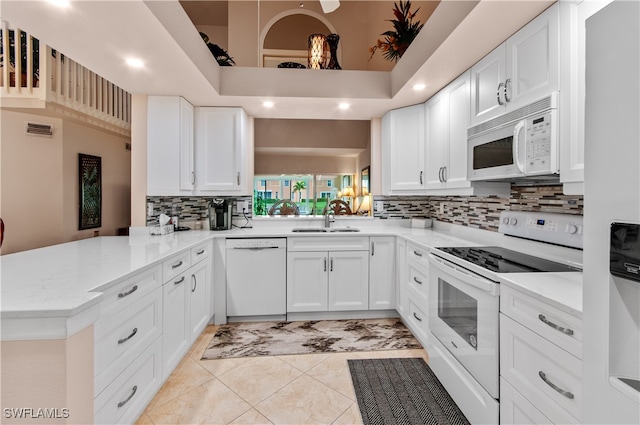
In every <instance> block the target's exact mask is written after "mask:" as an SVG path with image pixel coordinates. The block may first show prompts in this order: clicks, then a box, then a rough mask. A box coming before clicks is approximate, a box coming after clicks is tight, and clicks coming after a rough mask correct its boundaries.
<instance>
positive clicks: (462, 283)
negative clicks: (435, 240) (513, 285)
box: [429, 254, 499, 399]
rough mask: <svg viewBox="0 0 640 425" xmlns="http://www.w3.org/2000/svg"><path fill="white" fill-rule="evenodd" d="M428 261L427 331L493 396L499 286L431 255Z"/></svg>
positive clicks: (496, 360) (494, 394)
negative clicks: (428, 329)
mask: <svg viewBox="0 0 640 425" xmlns="http://www.w3.org/2000/svg"><path fill="white" fill-rule="evenodd" d="M429 263H430V271H429V328H430V330H431V333H432V334H433V335H434V336H435V337H436V338H438V340H439V341H440V342H441V343H442V345H444V346H445V347H446V348H447V349H448V350H449V352H451V354H452V355H453V356H454V357H455V358H456V359H457V360H458V361H459V362H460V363H461V364H462V366H464V368H465V369H467V371H469V373H471V375H473V377H474V378H475V379H477V380H478V382H479V383H480V385H482V386H483V387H484V388H485V389H486V390H487V392H488V393H489V394H491V396H492V397H493V398H496V399H497V398H498V397H499V393H498V381H499V372H498V350H499V341H498V321H499V297H498V289H499V286H498V284H497V283H495V282H493V281H491V280H489V279H486V278H484V277H482V276H480V275H478V274H476V273H473V272H471V271H469V270H467V269H464V268H462V267H460V266H457V265H455V264H454V263H452V262H450V261H448V260H444V259H442V258H440V257H438V256H436V255H434V254H430V259H429Z"/></svg>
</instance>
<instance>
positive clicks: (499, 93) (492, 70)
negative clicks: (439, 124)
mask: <svg viewBox="0 0 640 425" xmlns="http://www.w3.org/2000/svg"><path fill="white" fill-rule="evenodd" d="M504 63H505V46H504V44H501V45H500V46H498V47H497V48H496V49H495V50H493V51H492V52H491V53H489V54H488V55H487V56H485V57H484V58H482V59H481V60H480V61H479V62H478V63H476V64H475V65H474V66H473V67H472V68H471V125H476V124H479V123H481V122H483V121H486V120H488V119H491V118H494V117H497V116H498V115H500V114H502V113H503V112H504V110H505V99H504V91H503V87H504V81H505V76H504V72H505V70H504V67H505V65H504Z"/></svg>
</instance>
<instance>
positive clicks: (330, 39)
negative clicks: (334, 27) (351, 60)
mask: <svg viewBox="0 0 640 425" xmlns="http://www.w3.org/2000/svg"><path fill="white" fill-rule="evenodd" d="M339 42H340V36H339V35H338V34H329V35H328V36H327V44H328V45H329V54H330V57H329V64H328V65H327V69H342V67H341V66H340V64H339V63H338V43H339Z"/></svg>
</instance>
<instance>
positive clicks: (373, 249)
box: [371, 242, 376, 257]
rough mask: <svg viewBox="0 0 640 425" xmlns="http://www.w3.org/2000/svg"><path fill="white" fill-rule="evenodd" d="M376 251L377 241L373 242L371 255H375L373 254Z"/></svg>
mask: <svg viewBox="0 0 640 425" xmlns="http://www.w3.org/2000/svg"><path fill="white" fill-rule="evenodd" d="M375 252H376V243H375V242H371V256H372V257H373V255H374V254H375Z"/></svg>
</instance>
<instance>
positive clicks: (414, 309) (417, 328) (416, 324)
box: [406, 299, 430, 346]
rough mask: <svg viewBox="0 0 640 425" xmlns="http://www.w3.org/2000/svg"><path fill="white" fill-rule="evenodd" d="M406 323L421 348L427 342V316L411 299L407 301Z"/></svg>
mask: <svg viewBox="0 0 640 425" xmlns="http://www.w3.org/2000/svg"><path fill="white" fill-rule="evenodd" d="M406 320H407V322H408V325H409V328H410V329H411V331H412V332H413V333H414V334H415V336H416V337H417V338H418V340H419V341H420V343H421V344H422V345H423V346H426V344H427V343H428V341H429V334H430V331H429V316H428V314H427V311H426V310H425V309H423V308H421V306H419V305H418V304H416V303H415V302H414V300H413V299H409V314H408V315H407V319H406Z"/></svg>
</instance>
